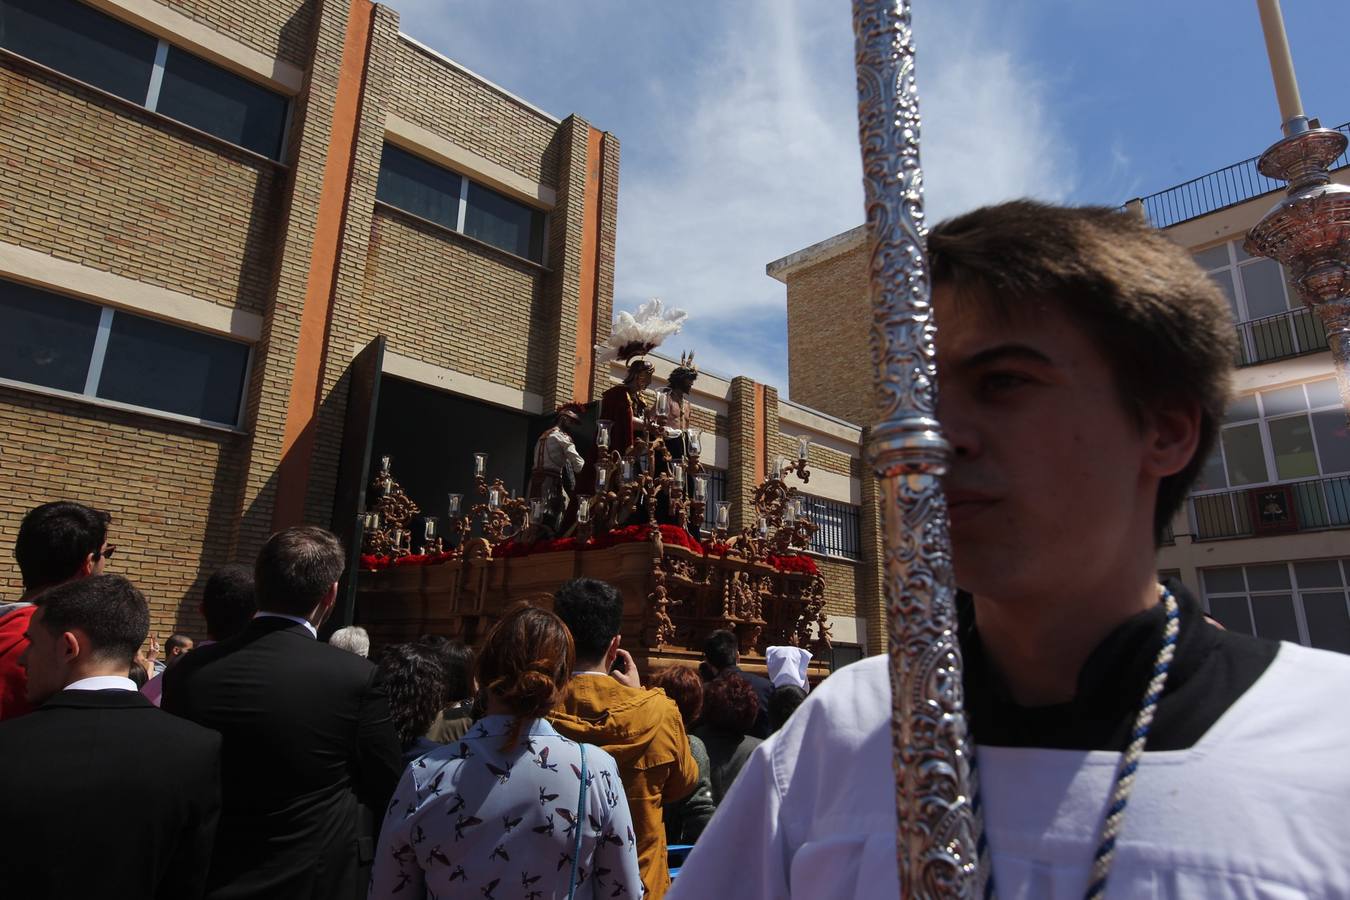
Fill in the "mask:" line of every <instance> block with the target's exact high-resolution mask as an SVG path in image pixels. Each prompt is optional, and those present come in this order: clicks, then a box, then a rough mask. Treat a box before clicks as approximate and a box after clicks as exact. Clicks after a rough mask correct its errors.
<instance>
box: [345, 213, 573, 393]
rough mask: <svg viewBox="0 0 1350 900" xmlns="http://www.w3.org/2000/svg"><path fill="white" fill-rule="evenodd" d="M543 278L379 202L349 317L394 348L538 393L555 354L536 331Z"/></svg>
mask: <svg viewBox="0 0 1350 900" xmlns="http://www.w3.org/2000/svg"><path fill="white" fill-rule="evenodd" d="M542 280H543V273H542V270H540V269H538V268H537V267H534V266H530V265H528V264H526V263H521V262H515V261H514V260H511V259H510V258H509V257H507V256H505V255H504V254H501V253H498V252H496V251H494V250H490V249H487V248H483V247H479V246H476V245H473V244H470V243H469V242H468V241H466V240H464V239H463V238H460V237H459V236H457V235H454V234H451V233H449V232H446V231H445V230H444V229H440V228H437V227H435V226H432V225H426V224H423V223H419V222H417V221H415V220H413V219H411V218H409V217H408V216H405V215H402V214H401V213H398V212H396V211H392V210H388V209H387V208H384V207H381V208H380V209H379V210H377V212H376V214H375V217H374V232H373V234H372V235H371V239H370V258H369V259H368V260H367V262H366V283H365V290H364V292H363V294H362V308H361V309H360V310H358V311H357V315H358V316H359V317H360V318H361V319H363V320H365V321H366V322H367V323H369V327H370V328H371V329H372V330H373V331H377V332H378V331H382V332H384V333H385V334H386V335H388V336H389V340H390V349H392V350H395V351H397V352H399V353H403V354H405V355H407V356H412V357H414V358H416V359H420V360H422V361H423V362H428V363H432V364H433V365H438V366H445V367H446V368H449V369H454V370H456V371H459V372H464V373H466V374H469V375H476V376H478V377H479V378H486V379H488V380H490V381H493V382H496V383H497V384H503V385H507V386H509V387H512V388H517V389H520V390H528V391H533V392H536V393H541V392H542V385H543V381H544V379H545V371H546V368H547V366H548V364H549V362H550V360H551V358H555V357H556V355H557V354H556V348H555V347H552V346H550V345H549V343H548V341H547V339H542V337H541V336H542V335H543V334H544V333H545V329H546V328H547V327H548V326H547V322H546V319H545V316H544V312H545V310H544V309H543V295H542V285H541V282H542ZM569 359H570V356H569Z"/></svg>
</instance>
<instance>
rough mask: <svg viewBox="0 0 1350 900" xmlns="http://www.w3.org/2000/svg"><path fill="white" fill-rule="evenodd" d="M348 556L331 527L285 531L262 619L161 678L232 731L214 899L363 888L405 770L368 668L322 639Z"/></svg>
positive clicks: (261, 563)
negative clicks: (370, 815)
mask: <svg viewBox="0 0 1350 900" xmlns="http://www.w3.org/2000/svg"><path fill="white" fill-rule="evenodd" d="M344 558H345V553H344V552H343V549H342V545H341V544H340V543H338V539H337V538H336V537H334V536H333V535H332V534H330V533H329V532H327V531H324V530H323V529H322V528H311V527H305V528H288V529H286V530H285V531H281V532H278V533H277V534H274V535H272V537H271V539H270V540H269V541H268V542H267V544H266V546H264V547H263V549H262V552H261V553H260V554H259V555H258V562H257V566H256V568H255V588H256V591H257V598H258V613H257V615H256V616H255V617H254V619H253V621H252V622H250V623H249V626H248V627H247V628H246V629H244V632H243V634H240V635H238V636H237V637H234V638H231V639H229V640H226V641H222V642H221V643H219V644H212V645H211V646H209V647H204V648H202V649H200V650H194V651H193V652H192V653H189V654H188V655H187V657H186V658H185V659H184V660H183V662H181V663H179V664H178V665H177V666H175V667H174V668H172V669H170V670H169V671H168V672H167V673H165V676H164V701H163V706H164V709H166V710H168V711H169V712H172V713H176V714H177V715H180V716H183V717H184V718H187V719H191V720H192V721H194V722H197V723H199V724H202V725H205V726H207V727H208V728H214V729H216V730H217V731H219V732H220V733H221V734H222V736H223V737H224V745H223V756H222V764H221V780H222V785H223V797H224V803H223V806H222V809H221V817H220V829H219V833H218V835H217V837H216V848H215V854H214V855H213V856H212V859H211V871H210V876H209V878H208V882H207V896H208V897H210V898H212V900H230V898H245V897H247V898H272V897H274V898H278V900H283V898H284V900H309V898H313V900H331V898H346V897H355V896H357V895H358V894H359V893H360V892H361V891H363V890H364V888H365V880H364V879H365V878H366V877H367V876H366V875H365V874H364V873H363V871H362V866H368V865H369V861H370V859H371V857H372V855H373V846H372V840H371V837H370V836H368V835H362V834H361V829H360V828H359V827H358V816H359V806H360V805H362V804H364V805H365V806H368V807H371V808H374V809H378V810H380V811H381V813H382V812H383V811H384V808H385V806H386V804H388V802H389V798H390V797H391V796H392V795H393V792H394V787H395V785H396V784H397V782H398V778H399V776H400V775H401V774H402V771H403V763H402V759H401V754H400V752H399V743H398V738H397V737H395V735H394V725H393V722H392V720H391V719H390V717H389V703H388V700H387V698H386V697H385V694H384V692H383V690H382V689H381V688H380V687H379V686H378V685H377V683H376V679H375V666H374V665H372V664H371V663H370V662H368V661H366V660H364V659H362V658H361V657H359V656H356V655H355V654H352V653H347V652H344V651H342V650H339V649H337V648H336V647H331V646H329V645H328V644H325V643H322V642H320V641H318V640H316V639H315V637H316V634H317V630H318V626H319V625H321V624H322V623H323V620H324V619H325V618H327V616H328V614H329V612H331V611H332V608H333V603H334V601H335V599H336V598H337V581H338V576H339V575H340V574H341V573H342V567H343V562H344Z"/></svg>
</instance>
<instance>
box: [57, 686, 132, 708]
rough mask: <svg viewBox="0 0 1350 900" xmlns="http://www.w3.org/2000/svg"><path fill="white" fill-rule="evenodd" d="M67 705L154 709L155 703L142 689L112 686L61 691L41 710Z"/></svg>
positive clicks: (70, 706) (72, 706)
mask: <svg viewBox="0 0 1350 900" xmlns="http://www.w3.org/2000/svg"><path fill="white" fill-rule="evenodd" d="M58 707H67V708H70V709H154V708H155V705H154V704H153V703H151V702H150V701H149V700H147V699H146V698H145V695H144V694H142V693H141V692H140V691H128V690H125V689H122V688H110V689H108V690H104V691H71V690H65V691H59V692H57V693H55V694H53V695H52V696H51V697H49V698H48V699H47V701H46V702H45V703H43V704H42V705H41V706H40V707H38V709H39V710H43V709H55V708H58Z"/></svg>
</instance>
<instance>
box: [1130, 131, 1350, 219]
mask: <svg viewBox="0 0 1350 900" xmlns="http://www.w3.org/2000/svg"><path fill="white" fill-rule="evenodd" d="M1336 130H1337V131H1344V132H1346V133H1347V134H1350V122H1347V123H1345V124H1344V125H1337V126H1336ZM1257 159H1259V157H1256V156H1253V157H1252V158H1251V159H1245V160H1243V161H1242V162H1240V163H1234V164H1233V165H1231V166H1228V167H1227V168H1223V169H1219V170H1218V171H1217V172H1210V173H1209V174H1208V175H1201V176H1200V177H1199V178H1193V179H1191V180H1190V181H1187V182H1186V183H1184V184H1178V185H1176V186H1175V187H1170V188H1168V189H1167V190H1165V191H1159V192H1158V193H1156V194H1150V195H1149V196H1147V197H1144V198H1143V203H1144V211H1145V212H1147V213H1148V220H1149V222H1150V223H1151V224H1152V225H1153V227H1154V228H1167V227H1169V226H1172V225H1176V224H1177V223H1178V222H1185V221H1186V220H1188V219H1194V218H1198V217H1199V216H1203V215H1208V214H1209V213H1212V212H1217V211H1218V210H1221V209H1227V208H1228V207H1230V206H1236V205H1237V204H1239V203H1243V202H1245V201H1247V200H1250V199H1252V198H1253V197H1259V196H1261V195H1262V194H1268V193H1270V192H1271V191H1278V190H1283V189H1284V187H1285V183H1284V182H1283V181H1276V180H1275V179H1273V178H1267V177H1266V176H1264V175H1262V174H1261V173H1260V172H1258V171H1256V161H1257ZM1346 165H1350V158H1347V155H1346V154H1345V153H1342V154H1341V156H1340V158H1339V159H1337V160H1336V161H1335V162H1334V163H1332V164H1331V168H1332V169H1339V168H1342V167H1343V166H1346Z"/></svg>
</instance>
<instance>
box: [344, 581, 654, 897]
mask: <svg viewBox="0 0 1350 900" xmlns="http://www.w3.org/2000/svg"><path fill="white" fill-rule="evenodd" d="M575 660H576V656H575V651H574V649H573V645H572V636H571V635H570V634H569V633H568V631H567V627H566V626H565V625H563V623H562V620H561V619H559V618H558V617H557V616H555V615H554V614H553V613H551V612H548V611H546V610H542V609H536V608H534V607H529V606H525V607H520V608H517V609H515V610H514V611H512V612H509V613H507V615H506V616H505V617H504V618H503V619H502V620H501V621H500V622H498V623H497V624H496V625H495V626H494V627H493V628H492V630H491V631H490V632H488V636H487V639H486V641H485V643H484V645H483V649H482V651H481V652H480V653H479V656H478V665H477V675H478V684H479V685H480V686H481V688H482V690H483V691H484V693H485V695H486V712H487V714H486V715H485V716H484V717H483V718H481V719H479V720H478V721H477V722H476V723H475V724H474V725H473V727H472V728H470V729H469V732H468V733H467V734H466V735H465V736H464V737H463V739H461V740H459V741H456V742H453V743H451V744H446V745H445V746H442V747H438V748H437V749H435V750H433V751H432V752H430V753H428V754H426V755H425V756H423V757H421V758H420V759H417V760H416V761H415V762H413V763H412V764H411V765H409V766H408V768H407V770H406V771H405V772H404V773H403V779H402V780H401V781H400V782H399V785H398V789H397V790H395V791H394V797H393V800H392V801H391V802H390V804H389V808H388V810H387V811H386V814H385V819H384V827H383V828H382V829H381V831H380V846H379V849H378V851H377V852H376V855H375V866H374V871H373V873H372V877H371V887H370V897H372V898H376V900H383V898H386V897H392V896H393V895H394V894H395V893H398V894H400V895H403V896H409V897H423V896H427V897H431V896H435V897H439V898H442V900H448V898H468V900H481V898H483V897H492V896H494V891H499V893H498V894H496V896H499V897H505V896H521V897H527V898H533V900H542V898H545V897H558V898H561V897H570V896H572V895H573V892H574V891H576V890H577V889H581V890H583V891H584V892H585V894H586V895H587V896H589V895H591V894H592V893H594V895H595V896H597V897H598V896H604V897H617V898H633V900H636V898H638V897H641V895H642V880H641V878H640V876H639V875H638V858H637V845H636V839H635V837H634V835H633V828H632V818H631V817H630V815H629V811H628V800H627V798H626V797H625V796H624V792H623V784H622V782H620V781H619V773H618V769H617V767H616V766H615V764H614V760H613V758H611V757H610V755H609V754H608V753H606V752H605V751H603V750H601V749H600V748H599V747H594V746H590V745H585V744H578V743H575V742H573V741H570V740H568V739H566V738H564V737H562V736H561V735H560V734H558V732H557V731H555V730H554V728H553V726H552V725H550V724H549V723H548V721H547V720H546V719H544V718H543V716H544V714H545V713H546V712H548V711H549V710H550V709H551V708H552V706H553V704H554V702H555V699H556V698H557V696H558V694H559V692H560V691H561V690H562V689H563V687H564V686H565V685H566V684H567V682H568V679H570V678H571V673H572V668H573V666H574V664H575ZM588 879H589V880H590V881H591V884H590V885H586V881H587V880H588ZM602 891H603V893H601V892H602ZM577 895H578V896H580V893H578V894H577Z"/></svg>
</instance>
